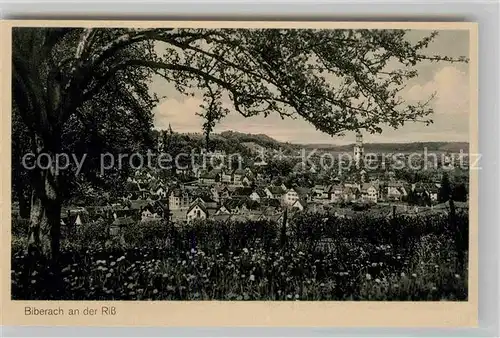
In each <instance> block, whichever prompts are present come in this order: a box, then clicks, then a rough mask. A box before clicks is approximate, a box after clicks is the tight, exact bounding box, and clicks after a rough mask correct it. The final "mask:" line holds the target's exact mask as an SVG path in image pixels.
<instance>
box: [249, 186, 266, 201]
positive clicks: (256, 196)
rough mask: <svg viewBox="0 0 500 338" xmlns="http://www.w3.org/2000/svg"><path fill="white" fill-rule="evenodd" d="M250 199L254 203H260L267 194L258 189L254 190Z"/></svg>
mask: <svg viewBox="0 0 500 338" xmlns="http://www.w3.org/2000/svg"><path fill="white" fill-rule="evenodd" d="M249 197H250V199H251V200H252V201H256V202H260V200H261V199H263V198H266V193H265V192H264V190H262V189H260V188H258V189H254V190H253V192H252V193H251V194H250V196H249Z"/></svg>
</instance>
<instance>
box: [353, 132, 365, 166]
mask: <svg viewBox="0 0 500 338" xmlns="http://www.w3.org/2000/svg"><path fill="white" fill-rule="evenodd" d="M363 155H364V149H363V135H362V134H361V132H360V131H359V130H358V131H357V132H356V144H355V145H354V163H355V164H356V168H359V165H360V163H361V161H362V159H363Z"/></svg>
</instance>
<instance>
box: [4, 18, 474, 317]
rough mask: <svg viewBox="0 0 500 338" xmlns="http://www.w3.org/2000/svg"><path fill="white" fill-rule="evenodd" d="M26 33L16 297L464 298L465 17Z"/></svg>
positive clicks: (19, 59)
mask: <svg viewBox="0 0 500 338" xmlns="http://www.w3.org/2000/svg"><path fill="white" fill-rule="evenodd" d="M430 27H432V26H430ZM466 27H470V26H466ZM11 42H12V49H11V66H10V67H11V74H10V75H9V77H10V79H9V81H10V83H11V86H12V87H11V96H10V97H7V98H6V99H8V100H10V103H9V105H10V107H11V108H10V109H11V116H10V120H11V141H10V145H11V168H10V169H11V170H10V171H11V174H10V176H11V185H10V187H11V196H10V201H11V206H10V207H11V222H10V225H9V226H10V229H9V233H10V242H11V243H10V257H9V259H10V281H9V284H10V298H11V300H16V301H33V300H43V301H59V300H72V301H112V300H116V301H207V300H208V301H248V302H251V301H285V302H301V301H317V302H323V301H372V302H380V301H392V302H402V301H412V302H436V301H439V302H467V301H468V300H469V281H470V279H469V272H470V271H469V260H470V256H469V249H470V248H469V230H470V224H469V219H470V217H469V206H470V207H471V208H473V205H474V206H475V204H474V203H476V201H473V200H472V199H471V189H473V187H472V186H471V182H470V175H471V173H472V172H473V171H474V170H476V169H477V166H478V161H479V154H476V153H474V152H473V151H471V149H474V148H472V147H471V143H473V142H477V141H476V140H475V139H473V138H474V137H476V135H473V134H472V131H471V122H470V121H471V116H472V114H474V113H475V111H472V110H471V109H476V107H473V103H472V100H473V98H472V97H471V89H472V90H473V89H474V87H473V86H475V85H476V84H475V83H471V74H472V72H475V71H476V70H475V69H471V68H470V67H471V63H470V58H471V48H472V47H471V31H470V30H469V29H464V28H461V29H437V30H433V29H423V28H418V29H413V28H412V29H402V28H391V27H390V26H388V28H387V29H385V28H383V29H381V28H359V29H358V28H342V27H341V28H279V27H260V28H259V27H252V28H240V27H235V28H217V27H215V26H212V25H208V26H207V28H205V27H203V26H202V25H201V26H200V27H194V28H184V27H178V26H172V27H171V28H168V27H160V28H156V27H149V26H148V27H134V28H132V27H124V26H117V27H98V26H96V27H90V26H85V27H83V26H82V27H78V26H71V27H65V26H62V25H61V27H56V26H49V27H45V26H39V27H37V26H29V27H28V26H25V27H13V28H12V30H11ZM471 107H473V108H471ZM476 198H477V197H476ZM471 203H472V204H471ZM471 226H472V224H471ZM475 271H476V270H475ZM476 273H477V271H476ZM29 311H35V312H36V311H39V310H37V308H33V309H31V310H29Z"/></svg>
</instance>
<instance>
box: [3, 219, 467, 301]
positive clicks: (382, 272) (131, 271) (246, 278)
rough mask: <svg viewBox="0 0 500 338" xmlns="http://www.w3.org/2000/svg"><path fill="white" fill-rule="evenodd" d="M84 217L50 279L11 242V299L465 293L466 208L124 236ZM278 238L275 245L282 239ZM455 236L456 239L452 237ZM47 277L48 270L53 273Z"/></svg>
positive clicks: (143, 230)
mask: <svg viewBox="0 0 500 338" xmlns="http://www.w3.org/2000/svg"><path fill="white" fill-rule="evenodd" d="M107 228H108V227H107V225H106V224H103V223H92V224H90V225H88V226H84V227H79V228H76V229H75V232H74V233H70V234H69V235H68V237H67V238H66V240H65V241H64V245H63V247H62V254H61V259H60V269H61V271H60V274H59V276H60V277H58V278H60V279H58V280H57V281H55V280H54V278H56V277H54V275H53V274H52V275H51V274H48V272H47V271H49V269H47V268H46V266H45V265H44V263H43V262H42V263H41V264H39V265H38V266H37V267H33V266H31V265H29V262H28V261H27V257H26V256H25V255H24V254H23V252H22V251H21V250H20V248H17V247H15V246H14V245H13V264H12V266H13V267H15V271H14V272H13V282H12V283H13V289H12V290H13V296H14V298H15V299H89V300H90V299H91V300H98V299H100V300H104V299H117V300H126V299H157V300H160V299H182V300H190V299H220V300H466V299H467V266H466V265H465V266H462V265H460V264H458V262H459V261H460V257H461V256H465V257H467V249H468V247H467V246H466V242H465V241H462V242H457V239H456V234H457V230H456V229H460V233H463V232H466V231H468V215H467V214H463V215H457V217H456V219H455V224H454V225H453V226H449V221H448V218H447V217H443V216H429V217H415V218H410V217H397V218H394V219H386V218H384V217H381V218H374V217H367V216H361V217H356V218H354V219H341V218H337V217H334V216H331V215H320V214H310V213H299V214H297V215H296V216H295V217H294V218H292V219H290V221H289V224H288V226H287V228H286V229H285V230H286V239H287V240H286V241H285V242H282V241H281V240H280V236H282V234H281V224H276V223H273V222H269V221H254V222H215V221H213V220H206V221H201V222H192V223H189V224H182V225H180V224H172V223H166V222H164V221H158V222H148V223H140V222H139V223H137V224H134V225H132V226H130V227H127V228H124V229H123V239H124V240H125V243H122V242H120V241H117V240H116V239H112V238H110V237H109V236H108V232H107ZM283 243H285V244H283ZM457 243H459V244H457ZM56 275H57V274H56Z"/></svg>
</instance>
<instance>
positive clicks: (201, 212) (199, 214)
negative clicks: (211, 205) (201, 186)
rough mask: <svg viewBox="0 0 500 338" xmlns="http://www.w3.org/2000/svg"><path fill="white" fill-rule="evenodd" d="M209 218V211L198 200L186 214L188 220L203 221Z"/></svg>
mask: <svg viewBox="0 0 500 338" xmlns="http://www.w3.org/2000/svg"><path fill="white" fill-rule="evenodd" d="M207 218H208V210H207V208H206V207H205V205H204V203H203V202H202V201H201V200H200V199H196V200H195V201H194V202H193V204H191V206H190V207H189V209H188V210H187V212H186V220H187V221H188V222H192V221H194V220H203V219H207Z"/></svg>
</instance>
